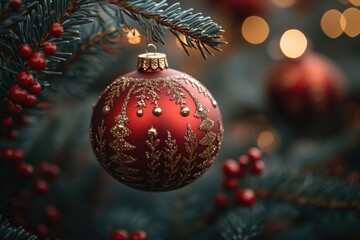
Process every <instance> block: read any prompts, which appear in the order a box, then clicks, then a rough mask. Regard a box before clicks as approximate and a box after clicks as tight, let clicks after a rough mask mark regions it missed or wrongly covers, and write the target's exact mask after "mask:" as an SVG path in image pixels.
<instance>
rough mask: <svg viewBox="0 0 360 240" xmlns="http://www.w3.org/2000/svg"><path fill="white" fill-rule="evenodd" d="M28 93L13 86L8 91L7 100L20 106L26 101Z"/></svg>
mask: <svg viewBox="0 0 360 240" xmlns="http://www.w3.org/2000/svg"><path fill="white" fill-rule="evenodd" d="M27 95H28V93H27V92H26V91H25V90H24V89H22V88H21V87H19V86H18V85H14V86H12V87H11V88H10V90H9V98H10V100H11V101H13V102H14V103H17V104H22V103H24V102H25V101H26V99H27Z"/></svg>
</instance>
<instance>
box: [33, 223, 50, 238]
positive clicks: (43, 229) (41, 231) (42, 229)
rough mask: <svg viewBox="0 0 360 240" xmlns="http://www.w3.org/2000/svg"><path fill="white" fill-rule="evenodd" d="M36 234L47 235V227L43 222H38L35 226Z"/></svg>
mask: <svg viewBox="0 0 360 240" xmlns="http://www.w3.org/2000/svg"><path fill="white" fill-rule="evenodd" d="M36 234H37V235H39V236H40V237H47V236H48V235H49V228H48V227H47V226H46V225H45V224H42V223H40V224H38V225H37V226H36Z"/></svg>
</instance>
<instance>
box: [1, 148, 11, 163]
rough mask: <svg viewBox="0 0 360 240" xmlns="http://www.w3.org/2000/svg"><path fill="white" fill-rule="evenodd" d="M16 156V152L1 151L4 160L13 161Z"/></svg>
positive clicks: (6, 149)
mask: <svg viewBox="0 0 360 240" xmlns="http://www.w3.org/2000/svg"><path fill="white" fill-rule="evenodd" d="M13 156H14V151H13V150H12V149H9V148H5V149H3V150H2V151H1V158H2V159H4V160H11V159H12V157H13Z"/></svg>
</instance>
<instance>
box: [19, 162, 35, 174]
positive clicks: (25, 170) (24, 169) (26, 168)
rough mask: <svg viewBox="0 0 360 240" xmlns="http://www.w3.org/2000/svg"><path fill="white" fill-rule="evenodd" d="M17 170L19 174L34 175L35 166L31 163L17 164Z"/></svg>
mask: <svg viewBox="0 0 360 240" xmlns="http://www.w3.org/2000/svg"><path fill="white" fill-rule="evenodd" d="M16 170H17V172H18V174H19V175H21V176H24V177H32V176H33V175H34V168H33V166H31V165H30V164H27V163H20V164H19V165H18V166H17V169H16Z"/></svg>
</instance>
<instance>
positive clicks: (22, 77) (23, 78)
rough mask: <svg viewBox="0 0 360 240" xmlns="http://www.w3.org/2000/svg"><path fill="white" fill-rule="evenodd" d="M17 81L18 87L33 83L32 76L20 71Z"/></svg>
mask: <svg viewBox="0 0 360 240" xmlns="http://www.w3.org/2000/svg"><path fill="white" fill-rule="evenodd" d="M16 79H17V82H18V84H19V86H20V87H22V88H25V89H26V88H28V87H30V86H31V85H32V84H33V83H34V77H33V75H32V74H31V73H29V72H20V73H19V74H18V75H17V77H16Z"/></svg>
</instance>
